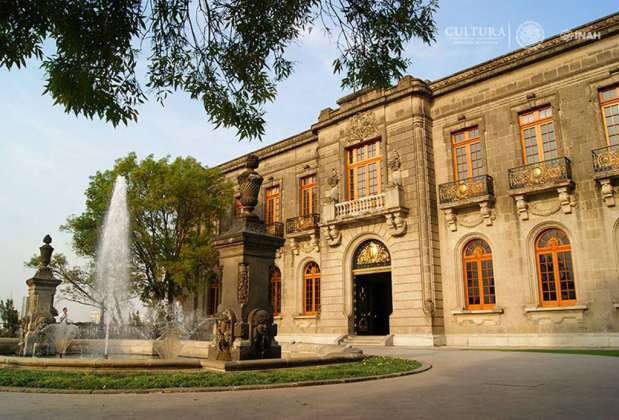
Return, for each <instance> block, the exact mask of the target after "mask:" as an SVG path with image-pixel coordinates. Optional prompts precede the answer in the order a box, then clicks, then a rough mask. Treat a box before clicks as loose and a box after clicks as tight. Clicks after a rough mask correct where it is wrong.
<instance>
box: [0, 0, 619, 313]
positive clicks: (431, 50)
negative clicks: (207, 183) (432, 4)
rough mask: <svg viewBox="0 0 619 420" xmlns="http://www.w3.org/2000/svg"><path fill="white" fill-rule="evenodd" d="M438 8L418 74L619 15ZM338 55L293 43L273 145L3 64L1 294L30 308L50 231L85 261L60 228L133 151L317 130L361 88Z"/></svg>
mask: <svg viewBox="0 0 619 420" xmlns="http://www.w3.org/2000/svg"><path fill="white" fill-rule="evenodd" d="M439 3H440V5H439V10H438V12H437V14H436V22H437V42H436V43H434V44H432V45H431V46H426V45H423V44H422V43H421V42H419V41H413V42H411V43H410V44H409V45H408V48H407V49H406V53H407V55H408V56H409V57H410V58H411V59H412V63H411V66H410V67H409V69H408V72H407V73H408V74H411V75H413V76H415V77H418V78H421V79H429V80H436V79H439V78H442V77H445V76H448V75H450V74H452V73H455V72H457V71H459V70H463V69H465V68H468V67H470V66H473V65H475V64H478V63H481V62H483V61H486V60H490V59H492V58H494V57H497V56H499V55H502V54H505V53H507V52H510V51H513V50H516V49H518V48H520V45H519V44H518V42H517V40H518V39H519V38H518V36H517V34H518V33H519V28H530V27H531V25H532V24H531V22H533V25H534V27H535V28H541V29H542V30H543V32H544V34H545V37H549V36H552V35H556V34H560V33H562V32H563V31H565V30H568V29H570V28H574V27H576V26H580V25H582V24H584V23H587V22H589V21H592V20H595V19H598V18H601V17H604V16H607V15H610V14H613V13H616V12H617V11H618V10H617V2H616V1H607V0H596V1H589V2H585V1H573V0H563V1H544V2H542V1H539V0H537V1H530V0H521V1H501V2H498V1H496V0H493V1H487V0H477V1H475V0H459V1H456V0H451V1H447V0H443V1H439ZM523 24H524V25H523ZM537 24H538V25H537ZM521 25H523V26H521ZM471 34H472V35H473V36H472V37H468V35H471ZM479 34H483V35H487V36H490V37H491V38H488V37H486V38H484V37H480V36H476V35H479ZM336 56H337V51H336V50H335V48H334V46H333V44H332V43H331V42H330V41H329V39H328V38H327V37H325V36H324V34H322V33H321V31H319V30H314V31H312V32H310V33H308V34H305V35H304V36H303V37H302V39H300V40H299V42H297V43H296V44H295V45H293V46H291V48H290V49H289V57H291V58H292V59H294V60H295V62H296V67H295V71H294V73H293V74H292V76H291V77H290V78H289V79H288V80H286V81H285V82H283V83H281V84H280V85H279V87H278V96H277V98H276V99H275V101H274V102H272V103H270V104H268V105H267V106H266V121H267V126H266V134H265V136H264V137H263V139H262V141H257V140H253V141H251V142H249V141H246V140H245V141H239V140H238V139H237V138H236V136H235V131H234V130H232V129H230V130H228V129H217V130H216V129H214V127H213V126H212V125H211V124H210V123H209V122H208V118H207V116H206V114H205V113H204V110H203V108H202V107H201V105H200V104H199V103H198V102H196V101H192V100H191V99H190V98H189V97H188V96H187V95H185V94H180V93H179V94H174V95H173V96H172V97H170V98H168V100H167V102H166V103H165V106H164V107H162V106H161V105H159V104H158V103H156V102H155V101H151V102H149V103H147V104H144V105H143V106H141V108H140V116H139V120H138V122H137V123H131V124H130V125H128V126H118V127H116V128H114V127H113V126H112V125H111V124H108V123H105V122H103V121H101V120H97V119H95V120H89V119H87V118H85V117H76V116H75V115H73V114H66V113H65V112H64V110H63V109H62V108H61V107H59V106H54V105H53V103H52V100H51V98H50V97H49V96H42V92H43V84H44V75H43V72H42V71H41V70H40V69H39V63H37V62H36V61H31V62H29V63H28V64H29V65H28V67H27V68H26V69H25V70H24V69H20V70H16V69H14V70H12V71H7V70H6V69H4V68H2V69H0V121H1V124H2V130H1V131H0V299H5V298H9V297H10V298H13V299H14V300H15V301H16V303H17V304H18V307H19V306H21V302H22V298H23V296H25V295H26V293H27V292H26V284H25V280H26V279H28V278H30V277H32V275H33V274H34V273H33V271H32V270H30V269H26V268H24V261H26V260H28V259H29V258H30V257H31V256H32V255H33V254H35V253H37V252H38V247H39V246H40V245H41V240H42V238H43V236H44V235H45V234H47V233H49V234H50V235H51V236H52V237H53V243H52V245H53V246H54V248H55V249H56V252H62V253H64V254H65V255H67V256H69V257H70V258H72V259H73V260H74V261H75V262H79V261H78V260H76V259H75V257H74V256H73V254H72V252H71V238H70V236H69V235H67V234H66V233H63V232H60V231H59V226H60V225H61V224H62V223H63V222H64V221H65V220H66V218H67V216H69V215H71V214H79V213H81V212H82V211H83V209H84V201H85V200H84V191H85V190H86V188H87V185H88V180H89V179H88V178H89V176H91V175H93V174H94V173H95V172H96V171H98V170H105V169H108V168H110V167H111V166H112V165H113V163H114V161H115V160H116V159H117V158H119V157H122V156H126V155H127V154H128V153H129V152H136V153H137V154H138V156H139V157H145V156H147V155H149V154H153V155H155V156H156V157H163V156H167V155H169V156H171V157H176V156H193V157H195V158H196V159H198V160H200V161H201V162H202V163H203V164H205V165H208V166H215V165H217V164H220V163H223V162H225V161H228V160H230V159H233V158H235V157H238V156H239V155H242V154H244V153H248V152H250V151H252V150H256V149H258V148H261V147H265V146H267V145H269V144H271V143H274V142H276V141H279V140H282V139H284V138H286V137H289V136H291V135H293V134H295V133H298V132H300V131H303V130H306V129H308V128H309V127H310V125H311V124H312V123H314V122H316V120H317V117H318V114H319V112H320V110H321V109H323V108H326V107H332V108H335V107H336V104H335V101H336V100H337V99H338V98H340V97H342V96H344V95H345V94H347V93H350V92H348V91H344V90H342V89H341V88H340V79H339V77H338V76H337V75H334V74H333V71H332V68H331V63H332V62H333V60H334V59H335V58H336ZM59 305H63V306H64V305H66V306H68V307H69V310H70V311H71V313H72V315H73V316H72V319H75V320H80V319H83V320H85V319H87V318H88V312H89V310H88V309H87V308H83V307H82V308H79V307H77V306H76V304H73V303H66V302H57V304H56V306H59Z"/></svg>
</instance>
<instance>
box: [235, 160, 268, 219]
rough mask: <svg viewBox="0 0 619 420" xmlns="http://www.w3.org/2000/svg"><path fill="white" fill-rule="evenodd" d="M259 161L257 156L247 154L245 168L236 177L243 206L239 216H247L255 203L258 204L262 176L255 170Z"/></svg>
mask: <svg viewBox="0 0 619 420" xmlns="http://www.w3.org/2000/svg"><path fill="white" fill-rule="evenodd" d="M259 163H260V160H259V159H258V156H256V155H249V156H247V162H246V163H245V167H246V168H247V169H246V170H245V171H244V172H243V173H242V174H241V175H239V176H238V177H237V181H238V183H239V193H240V197H239V201H240V202H241V205H242V206H243V207H242V208H241V216H249V215H250V214H251V213H252V211H254V208H255V207H256V204H258V193H259V192H260V186H261V185H262V181H263V177H262V176H261V175H260V174H259V173H257V172H256V168H258V164H259Z"/></svg>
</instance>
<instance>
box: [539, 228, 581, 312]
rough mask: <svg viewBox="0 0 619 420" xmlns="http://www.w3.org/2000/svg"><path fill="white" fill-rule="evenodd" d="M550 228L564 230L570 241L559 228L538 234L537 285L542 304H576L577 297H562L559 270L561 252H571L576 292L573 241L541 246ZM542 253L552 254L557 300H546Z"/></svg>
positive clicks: (550, 305)
mask: <svg viewBox="0 0 619 420" xmlns="http://www.w3.org/2000/svg"><path fill="white" fill-rule="evenodd" d="M549 230H557V231H559V232H562V233H563V234H564V235H565V237H566V238H567V240H568V241H569V237H568V236H567V234H566V233H565V231H564V230H562V229H559V228H549V229H544V230H543V231H541V232H540V233H539V234H538V235H537V238H536V239H535V266H536V268H537V287H538V289H539V301H540V305H541V306H543V307H558V306H574V305H576V299H565V300H564V299H563V298H562V297H561V292H562V290H561V275H560V272H559V253H562V252H569V257H570V266H571V268H572V271H571V275H572V282H573V283H574V294H576V277H575V275H574V260H573V258H572V244H571V241H569V242H568V243H567V244H564V245H552V246H550V247H545V248H540V247H539V242H540V240H541V238H542V236H543V235H544V234H545V233H546V232H548V231H549ZM540 255H551V256H552V268H553V277H554V284H555V293H556V297H557V298H556V300H548V301H547V300H544V288H543V285H542V268H541V264H540V259H539V257H540Z"/></svg>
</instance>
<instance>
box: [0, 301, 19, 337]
mask: <svg viewBox="0 0 619 420" xmlns="http://www.w3.org/2000/svg"><path fill="white" fill-rule="evenodd" d="M0 319H1V320H2V324H3V325H4V327H3V328H2V331H1V332H2V336H4V337H17V332H18V331H19V314H18V313H17V309H15V305H14V304H13V299H7V300H6V301H4V300H0Z"/></svg>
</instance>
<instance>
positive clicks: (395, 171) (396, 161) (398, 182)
mask: <svg viewBox="0 0 619 420" xmlns="http://www.w3.org/2000/svg"><path fill="white" fill-rule="evenodd" d="M401 166H402V163H401V162H400V154H399V153H398V152H395V156H394V157H393V159H392V160H391V162H389V169H391V182H390V186H391V187H392V188H401V187H402V172H401V171H400V167H401Z"/></svg>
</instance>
